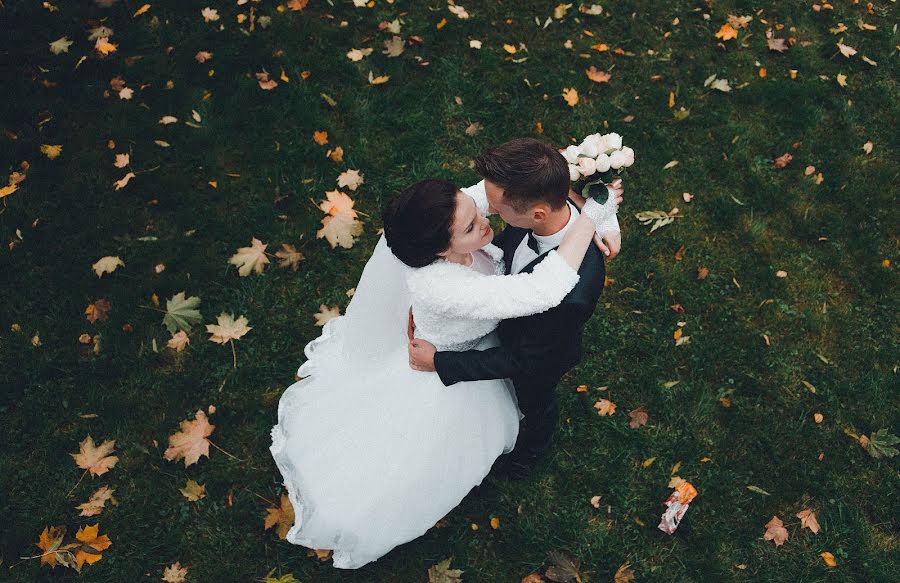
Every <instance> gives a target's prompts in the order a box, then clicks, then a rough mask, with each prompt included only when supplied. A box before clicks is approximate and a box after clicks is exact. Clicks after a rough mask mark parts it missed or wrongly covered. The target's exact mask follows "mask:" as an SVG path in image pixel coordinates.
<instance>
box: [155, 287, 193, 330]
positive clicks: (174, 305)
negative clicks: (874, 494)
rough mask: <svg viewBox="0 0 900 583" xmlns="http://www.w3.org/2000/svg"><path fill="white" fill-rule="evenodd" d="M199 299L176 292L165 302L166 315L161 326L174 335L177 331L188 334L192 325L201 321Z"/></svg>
mask: <svg viewBox="0 0 900 583" xmlns="http://www.w3.org/2000/svg"><path fill="white" fill-rule="evenodd" d="M199 305H200V298H198V297H197V296H190V297H187V296H185V292H183V291H182V292H178V293H177V294H175V295H174V296H172V297H171V298H170V299H168V300H166V314H165V316H163V324H165V326H166V328H167V329H168V330H169V333H171V334H175V332H176V331H178V330H184V331H185V332H190V331H191V327H192V326H193V325H194V324H198V323H199V322H201V321H202V320H203V316H202V315H200V310H198V309H197V307H198V306H199Z"/></svg>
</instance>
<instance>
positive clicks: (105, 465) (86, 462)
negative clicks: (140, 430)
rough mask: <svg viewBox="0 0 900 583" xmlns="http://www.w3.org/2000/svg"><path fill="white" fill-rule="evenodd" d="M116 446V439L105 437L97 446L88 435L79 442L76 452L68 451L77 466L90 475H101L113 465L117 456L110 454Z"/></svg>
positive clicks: (116, 461)
mask: <svg viewBox="0 0 900 583" xmlns="http://www.w3.org/2000/svg"><path fill="white" fill-rule="evenodd" d="M115 446H116V440H114V439H107V440H106V441H104V442H103V443H101V444H100V446H99V447H98V446H97V445H96V444H95V443H94V439H93V438H92V437H91V436H90V435H88V436H87V437H85V438H84V440H83V441H82V442H81V443H80V444H79V452H78V453H70V454H69V455H71V456H72V457H73V458H74V459H75V463H76V464H77V465H78V467H79V468H81V469H83V470H87V471H88V472H90V474H91V476H92V477H93V476H102V475H103V474H105V473H106V472H108V471H109V470H110V469H112V468H113V467H115V465H116V463H118V461H119V458H118V457H116V456H114V455H110V454H111V453H112V452H113V449H114V448H115Z"/></svg>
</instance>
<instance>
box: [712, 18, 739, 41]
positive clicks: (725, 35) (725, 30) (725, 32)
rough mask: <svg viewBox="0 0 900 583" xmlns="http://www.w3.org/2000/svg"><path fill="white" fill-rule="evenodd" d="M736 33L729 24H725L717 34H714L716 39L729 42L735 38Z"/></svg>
mask: <svg viewBox="0 0 900 583" xmlns="http://www.w3.org/2000/svg"><path fill="white" fill-rule="evenodd" d="M737 35H738V32H737V31H736V30H735V29H734V27H732V26H731V24H729V23H727V22H726V23H725V24H723V25H722V28H720V29H719V32H717V33H716V35H715V36H716V38H720V39H722V40H731V39H733V38H737Z"/></svg>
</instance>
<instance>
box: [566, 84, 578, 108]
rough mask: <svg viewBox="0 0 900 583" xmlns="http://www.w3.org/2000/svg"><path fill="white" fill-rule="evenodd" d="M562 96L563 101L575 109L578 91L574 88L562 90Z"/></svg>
mask: <svg viewBox="0 0 900 583" xmlns="http://www.w3.org/2000/svg"><path fill="white" fill-rule="evenodd" d="M562 96H563V99H565V100H566V103H568V104H569V107H575V106H576V105H578V90H577V89H575V88H574V87H568V88H566V89H563V92H562Z"/></svg>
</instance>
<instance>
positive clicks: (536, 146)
mask: <svg viewBox="0 0 900 583" xmlns="http://www.w3.org/2000/svg"><path fill="white" fill-rule="evenodd" d="M475 171H476V172H478V174H480V175H481V177H482V178H485V179H487V180H490V181H491V182H493V183H494V184H496V185H497V186H500V187H502V188H503V200H504V201H505V202H506V203H507V204H509V205H510V206H512V207H513V208H514V209H516V210H517V211H519V212H525V211H527V210H528V208H529V207H530V206H531V205H533V204H535V203H538V202H545V203H547V204H549V205H550V208H553V209H558V208H561V207H563V206H564V205H565V204H566V200H567V199H568V197H569V165H568V164H567V163H566V159H565V158H563V156H562V154H560V153H559V152H558V151H557V150H556V149H555V148H553V147H551V146H549V145H547V144H545V143H544V142H541V141H540V140H535V139H533V138H519V139H516V140H510V141H508V142H506V143H505V144H500V145H499V146H497V147H495V148H491V149H490V150H488V151H487V152H485V153H483V154H481V155H480V156H478V157H477V158H475Z"/></svg>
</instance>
